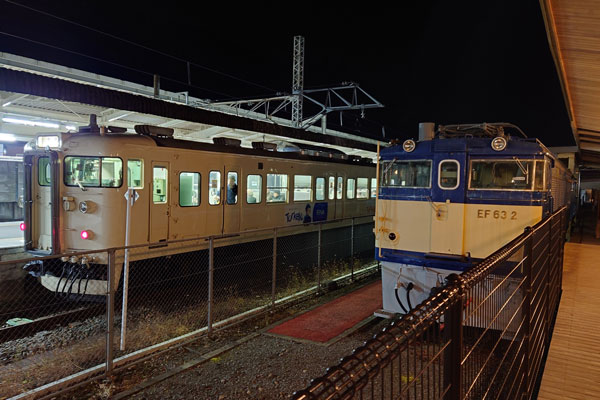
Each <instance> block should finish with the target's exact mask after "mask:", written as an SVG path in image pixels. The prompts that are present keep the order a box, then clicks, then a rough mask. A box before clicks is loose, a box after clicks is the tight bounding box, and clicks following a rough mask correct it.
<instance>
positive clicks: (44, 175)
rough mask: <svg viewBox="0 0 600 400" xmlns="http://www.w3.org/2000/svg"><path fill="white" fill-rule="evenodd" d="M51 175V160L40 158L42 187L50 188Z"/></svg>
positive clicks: (39, 167) (39, 175)
mask: <svg viewBox="0 0 600 400" xmlns="http://www.w3.org/2000/svg"><path fill="white" fill-rule="evenodd" d="M51 176H52V174H51V173H50V158H48V157H40V158H38V183H39V185H40V186H50V183H51V180H50V179H51Z"/></svg>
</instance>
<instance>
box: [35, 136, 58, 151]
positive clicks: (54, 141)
mask: <svg viewBox="0 0 600 400" xmlns="http://www.w3.org/2000/svg"><path fill="white" fill-rule="evenodd" d="M36 145H37V147H38V148H41V149H45V148H46V147H50V148H59V147H60V136H58V135H44V136H38V137H37V139H36Z"/></svg>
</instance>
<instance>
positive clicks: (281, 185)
mask: <svg viewBox="0 0 600 400" xmlns="http://www.w3.org/2000/svg"><path fill="white" fill-rule="evenodd" d="M287 191H288V176H287V175H286V174H267V203H285V202H287Z"/></svg>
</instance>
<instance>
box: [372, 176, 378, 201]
mask: <svg viewBox="0 0 600 400" xmlns="http://www.w3.org/2000/svg"><path fill="white" fill-rule="evenodd" d="M371 197H372V198H375V197H377V178H371Z"/></svg>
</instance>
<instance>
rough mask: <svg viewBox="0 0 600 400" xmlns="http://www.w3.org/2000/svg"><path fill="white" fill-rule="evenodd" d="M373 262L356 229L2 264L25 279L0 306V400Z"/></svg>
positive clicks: (307, 228) (266, 234) (107, 367)
mask: <svg viewBox="0 0 600 400" xmlns="http://www.w3.org/2000/svg"><path fill="white" fill-rule="evenodd" d="M150 251H151V252H152V253H149V252H150ZM149 254H152V257H151V258H149ZM373 256H374V237H373V219H372V217H363V218H353V219H347V220H336V221H328V222H323V223H313V224H309V225H295V226H286V227H279V228H275V229H270V230H260V231H252V232H242V233H239V234H233V235H223V236H215V237H202V238H194V239H188V240H178V241H172V242H164V243H163V242H161V243H155V244H151V245H144V246H130V247H129V248H127V249H126V248H118V249H107V250H101V251H96V252H89V253H70V254H64V255H56V256H48V257H36V258H32V259H26V260H16V261H11V262H10V266H11V267H13V268H23V267H25V268H26V270H27V271H29V272H30V273H29V274H27V276H26V277H25V278H24V279H19V280H14V281H8V282H4V284H3V291H2V292H3V293H2V295H1V296H0V323H2V324H3V325H2V328H1V329H0V362H1V363H2V366H1V368H0V397H2V396H15V395H19V394H21V393H24V394H26V395H31V394H33V395H34V396H41V395H43V394H48V393H51V392H53V391H55V390H58V389H59V388H60V387H61V386H66V385H68V384H72V383H75V382H76V381H80V380H83V379H86V378H88V377H90V376H93V375H98V374H103V373H107V372H110V371H111V370H112V369H113V368H115V367H116V366H119V365H122V364H124V363H126V362H128V361H132V360H134V359H137V358H139V357H142V356H145V355H147V354H149V353H152V352H154V351H157V350H160V349H161V348H164V347H167V346H169V345H171V344H175V343H177V342H181V341H183V340H188V339H191V338H193V337H194V336H197V335H201V334H204V333H208V332H210V331H212V330H214V329H220V328H222V327H225V326H228V325H231V324H233V323H235V322H237V321H239V320H241V319H243V318H246V317H249V316H251V315H256V314H258V313H261V312H267V311H269V310H271V309H272V308H273V307H274V306H277V305H279V304H280V303H285V302H287V301H291V300H295V299H296V298H300V297H301V296H302V295H308V294H314V293H318V292H319V291H320V290H323V289H326V288H328V287H330V286H331V285H336V284H337V283H336V282H337V281H339V279H341V278H343V279H348V280H351V279H353V278H354V275H355V273H358V272H359V270H361V271H362V270H365V269H367V270H369V268H365V265H369V264H370V265H371V267H370V271H371V272H374V271H375V267H374V266H373ZM125 260H127V261H128V262H125ZM8 266H9V262H2V263H0V268H5V267H8ZM65 378H66V379H65Z"/></svg>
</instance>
